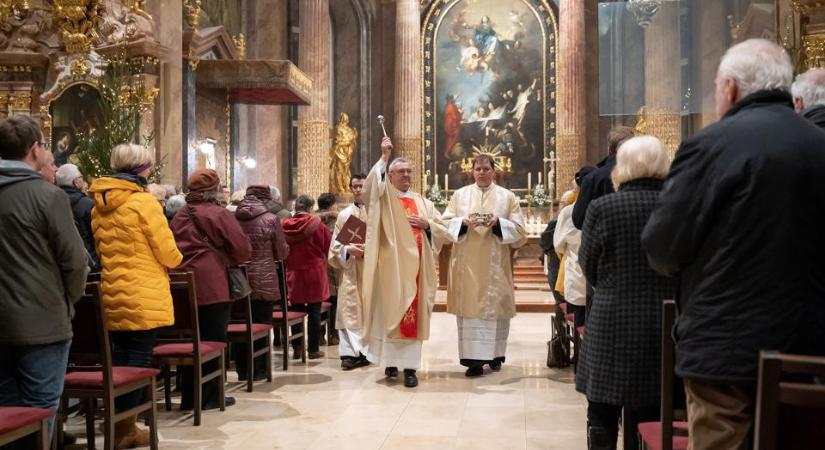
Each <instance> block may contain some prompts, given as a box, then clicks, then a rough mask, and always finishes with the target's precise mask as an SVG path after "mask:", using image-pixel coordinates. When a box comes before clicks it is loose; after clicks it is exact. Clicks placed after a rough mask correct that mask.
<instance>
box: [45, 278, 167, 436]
mask: <svg viewBox="0 0 825 450" xmlns="http://www.w3.org/2000/svg"><path fill="white" fill-rule="evenodd" d="M74 307H75V316H74V319H73V320H72V333H73V334H74V336H73V337H72V344H71V348H70V350H69V370H68V373H66V380H65V382H64V387H63V395H62V396H61V399H60V413H59V414H58V419H59V420H57V421H56V422H55V430H56V433H55V434H56V436H57V437H56V439H57V442H62V440H63V439H62V429H63V426H62V424H63V421H65V413H66V409H67V406H68V403H69V399H72V398H76V399H81V400H83V401H85V405H86V408H85V410H86V440H87V448H89V449H94V448H95V426H94V419H95V410H96V409H97V408H96V402H97V399H101V400H102V403H103V405H102V415H103V446H104V447H105V448H106V449H107V450H110V449H114V446H115V435H114V430H115V424H116V423H117V422H120V421H121V420H123V419H125V418H127V417H130V416H136V415H138V414H141V413H143V412H148V414H149V420H148V425H149V431H150V434H151V439H150V446H151V448H152V449H157V448H158V426H157V415H156V413H155V377H156V376H157V375H158V373H160V371H158V370H157V369H154V368H151V367H113V366H112V354H111V344H110V343H109V333H108V330H107V329H106V323H105V321H104V320H103V314H104V313H103V308H102V305H101V304H100V297H99V290H98V284H97V283H89V284H87V285H86V294H85V295H84V296H83V297H82V298H81V299H80V301H78V302H77V303H75V305H74ZM139 389H142V390H144V392H145V396H144V401H143V403H141V404H139V405H138V406H136V407H134V408H131V409H128V410H125V411H121V412H115V398H116V397H119V396H121V395H123V394H127V393H130V392H134V391H137V390H139Z"/></svg>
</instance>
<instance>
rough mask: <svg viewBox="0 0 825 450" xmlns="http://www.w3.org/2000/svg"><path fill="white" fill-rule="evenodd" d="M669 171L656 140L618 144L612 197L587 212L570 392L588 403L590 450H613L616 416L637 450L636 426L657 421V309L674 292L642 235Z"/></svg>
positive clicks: (628, 441)
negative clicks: (582, 310)
mask: <svg viewBox="0 0 825 450" xmlns="http://www.w3.org/2000/svg"><path fill="white" fill-rule="evenodd" d="M669 165H670V160H669V158H668V155H667V152H666V151H665V149H664V146H663V145H662V143H661V142H660V141H659V140H658V139H657V138H655V137H652V136H640V137H635V138H631V139H629V140H627V141H625V142H624V143H623V144H621V146H620V147H619V149H618V152H617V154H616V165H615V167H614V168H613V173H612V175H611V177H612V181H613V186H614V189H615V191H616V192H615V193H614V194H609V195H605V196H603V197H601V198H599V199H597V200H596V201H594V202H593V203H591V204H590V207H589V208H588V211H587V219H586V220H585V222H584V229H583V230H582V237H581V240H582V241H581V247H580V248H579V263H580V264H581V268H582V270H583V272H584V275H585V277H587V281H588V282H589V283H590V284H591V285H592V286H593V290H594V291H595V293H594V295H593V299H592V305H591V308H590V311H589V314H588V316H587V331H586V334H585V338H584V340H583V342H582V349H581V356H580V357H579V363H578V367H577V370H576V390H578V391H579V392H582V393H583V394H585V396H586V397H587V439H588V449H590V450H608V449H615V448H616V439H617V437H618V432H619V429H618V424H619V421H620V419H621V418H622V417H623V416H624V433H623V434H624V448H626V449H635V448H639V444H638V442H637V434H636V425H637V424H638V423H640V422H647V421H655V420H658V417H659V400H660V394H659V386H660V381H659V374H660V365H661V363H660V361H661V332H662V325H661V317H662V303H663V300H664V299H667V298H673V294H674V290H675V289H674V282H673V280H672V279H670V278H666V277H664V276H661V275H659V274H657V273H656V272H654V271H653V269H651V268H650V266H649V265H648V262H647V256H646V255H645V252H644V249H643V248H642V244H641V235H642V230H643V229H644V226H645V224H646V223H647V220H648V218H649V217H650V213H651V211H653V208H654V207H655V206H656V199H657V198H658V196H659V191H660V190H661V189H662V183H663V180H664V178H665V176H666V175H667V170H668V167H669ZM623 413H624V414H623Z"/></svg>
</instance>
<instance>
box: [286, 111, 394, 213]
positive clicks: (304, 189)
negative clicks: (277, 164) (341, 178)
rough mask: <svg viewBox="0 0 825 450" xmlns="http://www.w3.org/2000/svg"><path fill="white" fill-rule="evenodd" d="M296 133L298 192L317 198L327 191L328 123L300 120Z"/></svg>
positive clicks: (324, 121)
mask: <svg viewBox="0 0 825 450" xmlns="http://www.w3.org/2000/svg"><path fill="white" fill-rule="evenodd" d="M298 132H299V133H300V136H299V137H298V142H299V148H298V191H299V192H301V193H303V194H307V195H310V196H312V197H318V195H320V194H321V193H323V192H327V190H328V189H329V185H328V183H329V174H328V173H327V172H328V171H329V166H328V165H327V164H326V163H325V162H326V161H327V159H326V156H327V149H328V146H329V122H327V121H326V120H300V121H298ZM396 148H398V145H397V144H396Z"/></svg>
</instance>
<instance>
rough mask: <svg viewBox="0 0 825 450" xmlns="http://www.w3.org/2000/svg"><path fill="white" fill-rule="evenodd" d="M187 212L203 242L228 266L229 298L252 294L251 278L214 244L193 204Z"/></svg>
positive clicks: (239, 297) (187, 207) (188, 207)
mask: <svg viewBox="0 0 825 450" xmlns="http://www.w3.org/2000/svg"><path fill="white" fill-rule="evenodd" d="M186 213H187V214H188V215H189V218H190V219H192V224H193V225H195V229H196V230H197V232H198V234H199V235H200V237H201V240H202V241H203V243H204V244H206V246H207V247H209V249H210V250H212V252H213V253H215V254H216V255H218V258H220V259H221V261H222V262H223V265H224V266H225V267H226V276H227V279H228V280H229V298H230V299H232V300H240V299H242V298H244V297H246V296H248V295H250V294H252V287H251V286H250V285H249V280H248V279H247V278H246V274H245V273H244V270H243V269H241V268H240V267H238V266H233V265H232V263H231V262H230V261H229V258H228V257H227V256H226V254H224V253H223V252H222V251H220V250H218V249H217V248H215V246H214V245H212V242H210V240H209V235H207V234H206V232H205V231H204V230H203V227H202V226H201V223H200V220H199V219H198V216H196V215H195V211H194V210H193V209H192V207H191V206H189V205H187V206H186Z"/></svg>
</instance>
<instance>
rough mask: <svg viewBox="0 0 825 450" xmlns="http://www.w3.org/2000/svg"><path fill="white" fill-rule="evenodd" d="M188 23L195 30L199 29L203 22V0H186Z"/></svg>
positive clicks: (185, 10)
mask: <svg viewBox="0 0 825 450" xmlns="http://www.w3.org/2000/svg"><path fill="white" fill-rule="evenodd" d="M183 8H184V15H185V16H186V23H187V24H189V27H190V28H192V29H193V30H196V31H197V30H198V29H199V28H200V23H201V0H185V3H184V5H183Z"/></svg>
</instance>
